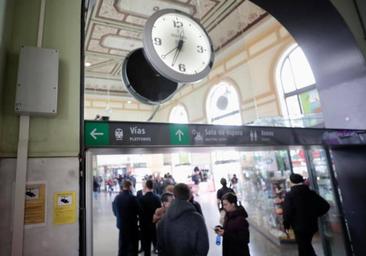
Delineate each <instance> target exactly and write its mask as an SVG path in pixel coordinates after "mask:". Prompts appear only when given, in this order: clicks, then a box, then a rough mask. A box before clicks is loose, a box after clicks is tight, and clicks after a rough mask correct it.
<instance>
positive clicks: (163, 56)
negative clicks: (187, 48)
mask: <svg viewBox="0 0 366 256" xmlns="http://www.w3.org/2000/svg"><path fill="white" fill-rule="evenodd" d="M177 48H178V46H176V47H174V48H173V49H171V50H170V51H169V52H167V53H166V54H163V55H161V57H162V58H163V59H164V58H165V57H166V56H168V55H169V54H170V53H172V52H173V51H174V50H176V49H177Z"/></svg>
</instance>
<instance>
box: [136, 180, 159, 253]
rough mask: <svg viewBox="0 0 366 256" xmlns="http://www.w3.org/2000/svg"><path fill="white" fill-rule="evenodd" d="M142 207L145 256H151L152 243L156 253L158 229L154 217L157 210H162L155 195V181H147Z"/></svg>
mask: <svg viewBox="0 0 366 256" xmlns="http://www.w3.org/2000/svg"><path fill="white" fill-rule="evenodd" d="M139 204H140V207H141V215H140V216H141V218H140V222H141V223H140V227H141V235H142V237H141V244H142V250H143V251H144V255H145V256H150V255H151V242H152V243H153V245H154V252H155V251H156V227H155V223H153V216H154V213H155V211H156V209H158V208H160V206H161V203H160V199H159V197H158V196H157V195H155V194H154V193H153V181H152V180H147V181H146V182H145V184H144V195H143V196H142V197H141V198H140V199H139Z"/></svg>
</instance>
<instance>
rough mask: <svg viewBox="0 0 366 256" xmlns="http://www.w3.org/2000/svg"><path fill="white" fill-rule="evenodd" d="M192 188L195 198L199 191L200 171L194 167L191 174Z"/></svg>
mask: <svg viewBox="0 0 366 256" xmlns="http://www.w3.org/2000/svg"><path fill="white" fill-rule="evenodd" d="M192 181H193V187H192V190H193V192H194V194H195V195H196V196H198V191H199V190H200V181H201V180H200V169H199V168H198V167H197V166H196V167H194V169H193V174H192Z"/></svg>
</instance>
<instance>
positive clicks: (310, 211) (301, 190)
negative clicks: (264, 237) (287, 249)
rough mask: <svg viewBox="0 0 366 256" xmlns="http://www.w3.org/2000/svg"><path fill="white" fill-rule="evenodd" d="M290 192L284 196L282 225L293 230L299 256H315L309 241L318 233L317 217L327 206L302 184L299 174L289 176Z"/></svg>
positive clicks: (322, 213) (326, 203)
mask: <svg viewBox="0 0 366 256" xmlns="http://www.w3.org/2000/svg"><path fill="white" fill-rule="evenodd" d="M290 181H291V185H292V186H291V191H290V192H288V193H287V194H286V196H285V202H284V213H283V225H284V227H285V229H286V230H288V229H289V228H290V227H292V229H293V230H294V233H295V238H296V242H297V246H298V251H299V256H315V255H316V254H315V251H314V248H313V247H312V245H311V240H312V238H313V236H314V234H315V233H316V232H317V231H318V217H320V216H322V215H324V214H325V213H326V212H327V211H328V210H329V204H328V202H327V201H326V200H324V199H323V198H322V197H321V196H319V195H318V194H317V193H315V192H314V191H312V190H310V189H309V187H308V186H307V185H305V184H304V178H303V177H302V176H301V175H299V174H291V175H290Z"/></svg>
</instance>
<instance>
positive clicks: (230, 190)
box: [216, 178, 235, 211]
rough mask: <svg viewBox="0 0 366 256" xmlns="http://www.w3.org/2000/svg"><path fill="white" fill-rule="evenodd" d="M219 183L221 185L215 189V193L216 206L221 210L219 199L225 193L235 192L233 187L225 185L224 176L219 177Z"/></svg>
mask: <svg viewBox="0 0 366 256" xmlns="http://www.w3.org/2000/svg"><path fill="white" fill-rule="evenodd" d="M220 183H221V185H222V187H221V188H220V189H219V190H217V193H216V198H217V207H218V208H219V211H221V210H223V209H222V200H221V198H222V196H223V195H225V194H226V193H234V194H235V192H234V190H233V189H231V188H228V187H227V182H226V179H225V178H221V180H220Z"/></svg>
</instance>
